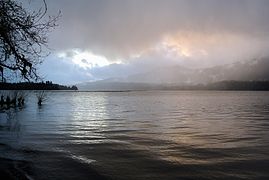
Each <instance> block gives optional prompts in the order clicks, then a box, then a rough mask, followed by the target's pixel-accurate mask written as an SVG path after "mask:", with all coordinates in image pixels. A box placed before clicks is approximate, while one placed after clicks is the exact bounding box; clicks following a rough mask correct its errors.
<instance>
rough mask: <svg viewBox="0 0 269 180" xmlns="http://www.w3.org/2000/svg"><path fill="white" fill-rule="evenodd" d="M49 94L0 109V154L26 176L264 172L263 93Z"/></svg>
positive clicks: (263, 175)
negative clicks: (38, 101) (41, 102)
mask: <svg viewBox="0 0 269 180" xmlns="http://www.w3.org/2000/svg"><path fill="white" fill-rule="evenodd" d="M48 95H49V96H48V97H49V99H48V100H47V101H46V102H45V103H44V105H43V106H42V107H38V106H37V104H36V97H35V95H34V94H29V96H28V99H27V102H26V106H25V108H23V109H19V108H17V109H16V110H10V111H8V112H6V113H3V112H2V113H0V117H1V120H0V151H1V154H0V158H5V159H12V160H14V162H15V163H14V166H15V168H16V169H18V170H19V171H20V172H23V173H25V174H26V175H27V177H28V178H29V179H74V178H75V179H268V178H269V92H246V91H244V92H239V91H238V92H233V91H133V92H48ZM0 162H1V161H0Z"/></svg>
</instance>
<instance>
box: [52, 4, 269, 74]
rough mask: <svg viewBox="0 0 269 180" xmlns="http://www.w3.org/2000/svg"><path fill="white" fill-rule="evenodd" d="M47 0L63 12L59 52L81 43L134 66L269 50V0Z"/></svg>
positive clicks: (209, 62)
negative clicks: (143, 63) (144, 62)
mask: <svg viewBox="0 0 269 180" xmlns="http://www.w3.org/2000/svg"><path fill="white" fill-rule="evenodd" d="M47 3H48V8H49V13H50V14H55V12H57V11H58V10H61V12H62V17H61V19H60V21H59V27H58V28H57V29H55V31H53V32H52V34H51V36H50V46H51V47H52V48H53V49H55V54H57V53H61V52H65V53H67V52H72V51H73V50H74V49H79V50H80V51H81V52H89V53H92V54H93V55H96V56H102V57H105V58H106V60H107V61H109V62H111V63H115V62H117V63H124V64H131V66H133V65H134V64H139V63H137V62H136V61H139V62H140V61H148V62H150V63H151V65H154V63H162V62H166V63H167V64H171V63H173V62H175V63H176V64H177V63H179V64H181V65H183V66H191V67H206V66H213V65H218V64H228V63H231V62H235V61H240V60H244V59H248V60H249V59H251V58H253V57H262V56H268V48H269V23H268V19H269V1H267V0H256V1H253V0H225V1H216V0H201V1H196V0H135V1H134V0H117V1H111V0H98V1H95V0H79V1H73V0H57V1H54V0H47ZM87 62H88V61H87ZM150 63H149V64H150ZM146 64H147V62H146ZM151 65H148V67H151ZM107 68H109V65H108V66H107ZM140 68H142V67H141V66H140V65H139V66H137V67H136V69H140ZM95 70H96V68H95ZM107 72H109V70H107Z"/></svg>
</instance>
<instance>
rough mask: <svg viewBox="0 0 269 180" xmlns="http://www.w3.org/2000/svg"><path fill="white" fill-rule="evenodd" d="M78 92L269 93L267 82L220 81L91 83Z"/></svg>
mask: <svg viewBox="0 0 269 180" xmlns="http://www.w3.org/2000/svg"><path fill="white" fill-rule="evenodd" d="M78 87H79V90H80V91H91V92H126V91H151V90H159V91H201V90H203V91H269V81H220V82H214V83H208V84H196V85H189V84H183V85H180V84H169V83H167V84H150V83H129V82H102V81H98V82H92V83H87V84H84V85H81V86H80V85H78Z"/></svg>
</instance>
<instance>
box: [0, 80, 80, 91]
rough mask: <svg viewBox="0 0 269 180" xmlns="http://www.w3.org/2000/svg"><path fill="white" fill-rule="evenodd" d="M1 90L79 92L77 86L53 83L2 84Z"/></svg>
mask: <svg viewBox="0 0 269 180" xmlns="http://www.w3.org/2000/svg"><path fill="white" fill-rule="evenodd" d="M0 90H78V88H77V87H76V86H64V85H60V84H54V83H52V82H51V81H46V82H41V83H33V82H20V83H3V82H2V83H0Z"/></svg>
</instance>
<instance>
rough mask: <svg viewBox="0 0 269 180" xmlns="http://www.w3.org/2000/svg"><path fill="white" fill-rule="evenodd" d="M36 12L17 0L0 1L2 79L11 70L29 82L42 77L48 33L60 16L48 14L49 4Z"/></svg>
mask: <svg viewBox="0 0 269 180" xmlns="http://www.w3.org/2000/svg"><path fill="white" fill-rule="evenodd" d="M43 2H44V7H41V8H40V9H39V10H37V11H29V10H26V9H25V8H24V7H23V5H22V4H21V3H19V2H18V1H16V0H0V72H1V76H2V81H4V80H5V76H6V75H7V74H9V73H8V72H11V73H12V74H19V75H20V76H21V77H22V78H23V79H26V80H28V81H30V80H35V81H37V80H38V79H39V75H38V73H37V65H38V64H40V63H42V61H43V59H44V57H45V56H47V55H48V53H45V52H44V48H46V49H48V46H47V43H48V38H47V34H48V32H49V31H50V30H51V29H52V28H54V27H56V26H57V24H56V22H57V20H58V18H59V16H60V13H59V14H58V15H57V16H48V17H46V14H47V4H46V2H45V0H43Z"/></svg>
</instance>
